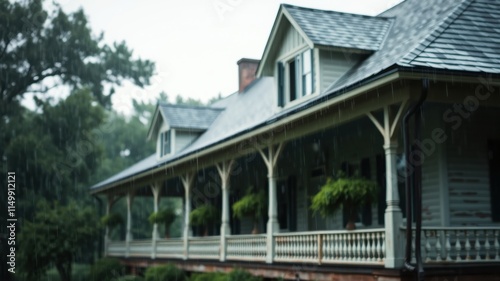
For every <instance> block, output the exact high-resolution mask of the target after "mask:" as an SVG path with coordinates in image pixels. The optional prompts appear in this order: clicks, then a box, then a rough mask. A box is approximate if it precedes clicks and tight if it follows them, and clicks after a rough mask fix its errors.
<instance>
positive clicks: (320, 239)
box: [318, 234, 323, 264]
mask: <svg viewBox="0 0 500 281" xmlns="http://www.w3.org/2000/svg"><path fill="white" fill-rule="evenodd" d="M322 260H323V235H321V234H318V264H321V261H322Z"/></svg>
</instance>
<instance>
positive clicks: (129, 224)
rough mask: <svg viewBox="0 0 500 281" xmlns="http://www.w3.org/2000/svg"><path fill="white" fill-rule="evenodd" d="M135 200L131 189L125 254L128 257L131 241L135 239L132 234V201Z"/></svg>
mask: <svg viewBox="0 0 500 281" xmlns="http://www.w3.org/2000/svg"><path fill="white" fill-rule="evenodd" d="M133 201H134V194H133V193H132V192H131V191H129V192H127V234H126V235H125V244H126V247H127V249H126V253H125V256H126V257H128V256H129V254H130V242H132V240H133V239H134V238H133V236H132V202H133Z"/></svg>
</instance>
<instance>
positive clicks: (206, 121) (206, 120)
mask: <svg viewBox="0 0 500 281" xmlns="http://www.w3.org/2000/svg"><path fill="white" fill-rule="evenodd" d="M158 106H159V108H160V111H161V114H162V115H163V117H164V118H165V119H166V121H167V122H168V124H169V125H170V127H171V128H175V129H195V130H206V129H208V128H209V127H210V124H212V122H214V120H215V119H216V118H217V116H219V114H220V112H221V111H222V110H223V109H222V108H214V107H207V106H191V105H174V104H166V103H160V104H159V105H158Z"/></svg>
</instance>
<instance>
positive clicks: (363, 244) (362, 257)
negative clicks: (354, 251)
mask: <svg viewBox="0 0 500 281" xmlns="http://www.w3.org/2000/svg"><path fill="white" fill-rule="evenodd" d="M360 237H361V238H360V240H359V243H360V244H361V249H360V251H359V258H360V260H362V261H367V260H368V256H367V255H366V233H361V234H360Z"/></svg>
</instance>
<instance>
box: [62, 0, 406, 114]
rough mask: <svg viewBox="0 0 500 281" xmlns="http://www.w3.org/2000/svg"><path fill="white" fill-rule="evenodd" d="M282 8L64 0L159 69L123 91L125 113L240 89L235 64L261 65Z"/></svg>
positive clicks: (262, 0)
mask: <svg viewBox="0 0 500 281" xmlns="http://www.w3.org/2000/svg"><path fill="white" fill-rule="evenodd" d="M282 2H283V0H282V1H278V0H252V1H250V0H190V1H188V0H185V1H171V0H167V1H166V0H163V1H162V0H144V1H138V0H134V1H133V0H59V3H60V4H61V5H62V7H63V9H64V10H65V11H66V12H70V11H74V10H76V9H78V8H79V7H83V9H84V11H85V13H86V14H87V16H88V18H89V20H90V24H91V27H92V29H93V31H94V33H95V34H97V33H98V32H101V31H103V32H104V35H105V40H106V41H107V42H113V41H122V40H125V41H126V42H127V45H128V46H129V47H130V48H132V49H133V50H134V55H136V56H138V57H141V58H146V59H150V60H152V61H154V62H155V63H156V67H157V75H156V76H155V77H153V79H152V85H151V86H149V87H147V88H146V89H139V88H137V87H133V86H130V85H125V86H124V87H121V88H120V89H118V90H117V93H116V94H115V96H114V98H113V103H114V106H115V108H116V109H118V110H120V111H126V110H127V109H126V108H127V105H128V104H129V102H130V100H131V98H138V99H149V100H151V99H155V98H156V97H157V96H158V94H159V93H160V92H161V91H165V92H166V93H167V94H168V95H169V97H170V99H171V100H172V99H173V98H174V97H175V96H176V95H178V94H179V95H182V96H184V97H193V98H199V99H202V100H203V101H206V100H208V99H209V98H210V97H213V96H216V95H217V94H219V93H221V94H222V95H223V96H227V95H229V94H231V93H233V92H234V91H236V89H237V84H238V78H237V66H236V62H237V61H238V60H239V59H240V58H243V57H246V58H255V59H260V58H261V56H262V53H263V51H264V47H265V45H266V42H267V39H268V37H269V34H270V32H271V28H272V26H273V22H274V19H275V17H276V14H277V11H278V8H279V5H280V3H282ZM399 2H401V0H351V1H345V0H288V1H285V3H288V4H293V5H298V6H304V7H311V8H319V9H326V10H336V11H341V12H348V13H357V14H366V15H377V14H379V13H380V12H382V11H384V10H386V9H387V8H390V7H392V6H393V5H395V4H397V3H399Z"/></svg>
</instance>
